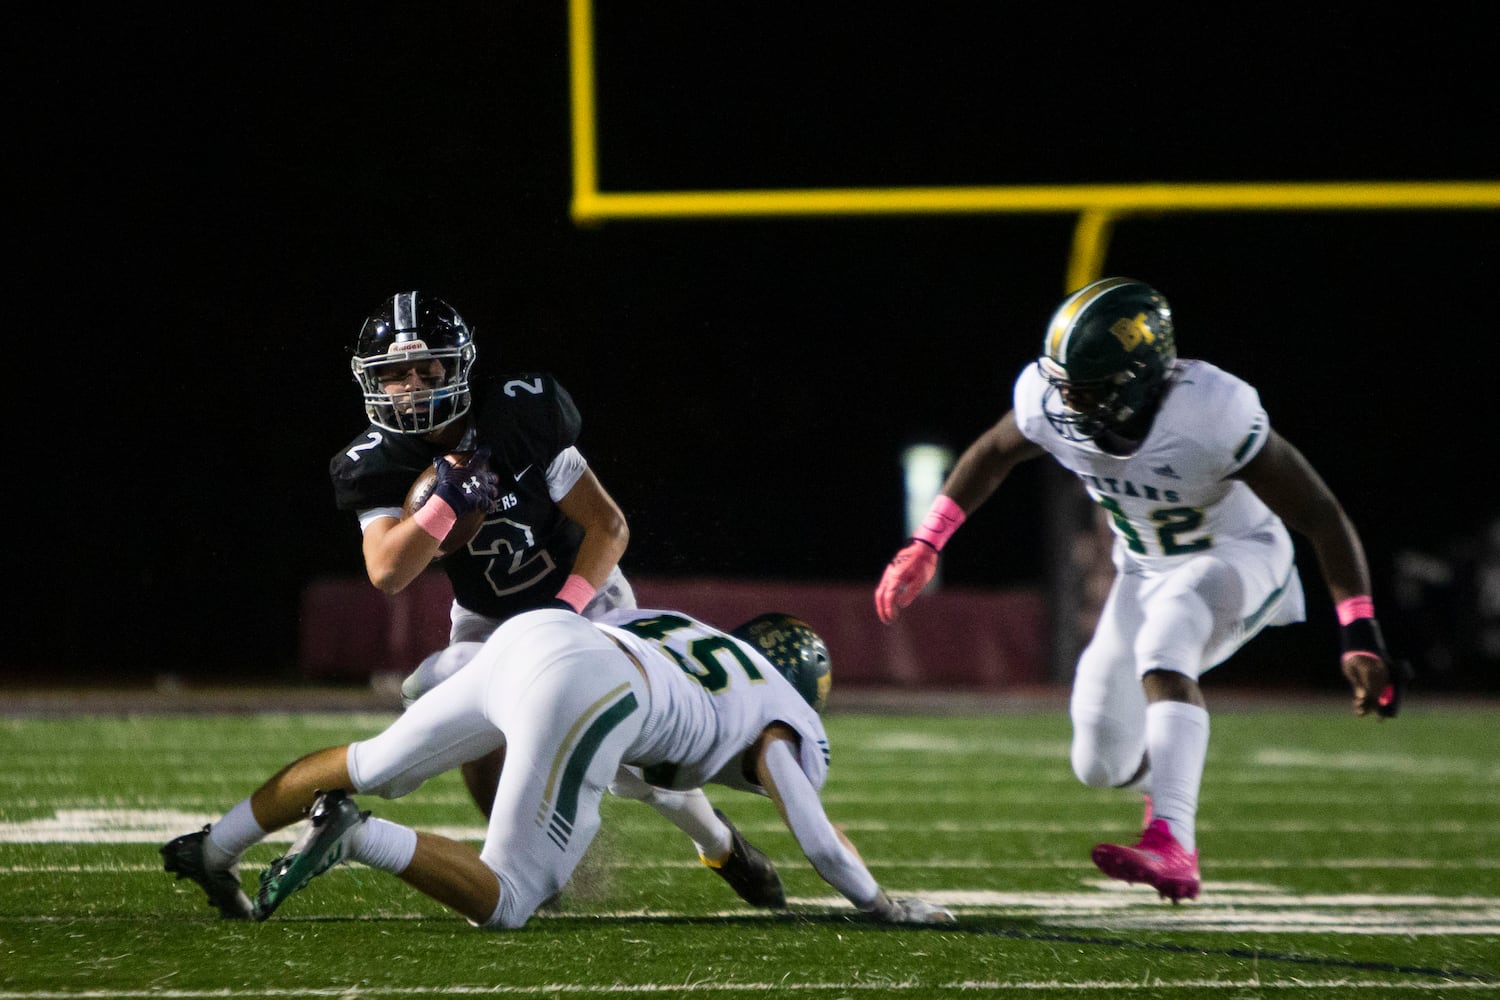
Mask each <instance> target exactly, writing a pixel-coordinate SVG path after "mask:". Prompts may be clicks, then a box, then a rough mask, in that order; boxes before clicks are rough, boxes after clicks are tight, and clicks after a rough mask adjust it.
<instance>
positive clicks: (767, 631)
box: [729, 612, 833, 712]
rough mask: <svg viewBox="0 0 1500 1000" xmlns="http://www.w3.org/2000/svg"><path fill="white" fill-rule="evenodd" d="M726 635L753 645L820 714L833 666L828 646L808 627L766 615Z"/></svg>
mask: <svg viewBox="0 0 1500 1000" xmlns="http://www.w3.org/2000/svg"><path fill="white" fill-rule="evenodd" d="M729 634H730V635H732V636H734V637H735V638H736V639H743V640H744V641H745V642H748V643H749V644H750V645H752V646H754V647H755V649H756V651H757V652H759V653H760V654H761V655H762V656H764V657H765V658H766V659H768V660H770V661H771V665H772V666H774V667H775V668H776V670H777V671H778V672H779V673H780V674H781V676H783V677H785V678H786V679H787V680H789V681H791V683H792V687H794V688H796V689H797V693H798V694H800V695H801V696H802V698H803V700H804V701H806V702H807V703H808V704H809V705H811V706H812V707H813V711H815V712H821V711H823V709H824V707H825V706H826V705H827V704H828V689H829V688H830V687H831V686H832V685H833V674H832V673H831V671H832V670H833V664H832V663H831V662H830V661H829V659H828V644H827V643H825V642H824V641H823V640H822V638H821V637H820V636H819V635H818V633H816V632H814V631H813V630H812V626H811V625H809V624H807V622H805V621H803V620H802V619H800V618H794V617H792V616H791V615H784V614H779V613H777V612H768V613H766V614H763V615H757V616H756V617H754V618H752V619H750V620H749V621H747V622H745V624H743V625H741V626H740V627H739V628H737V629H735V630H734V631H732V632H730V633H729Z"/></svg>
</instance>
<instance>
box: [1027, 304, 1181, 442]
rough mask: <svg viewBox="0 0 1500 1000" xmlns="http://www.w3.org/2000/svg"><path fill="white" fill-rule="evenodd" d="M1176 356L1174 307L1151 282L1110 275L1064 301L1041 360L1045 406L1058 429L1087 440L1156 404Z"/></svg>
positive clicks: (1049, 327)
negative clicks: (1173, 328)
mask: <svg viewBox="0 0 1500 1000" xmlns="http://www.w3.org/2000/svg"><path fill="white" fill-rule="evenodd" d="M1176 363H1177V341H1176V338H1175V337H1174V336H1173V333H1172V307H1171V306H1169V305H1167V300H1166V299H1165V298H1163V297H1162V294H1161V293H1160V292H1158V291H1157V290H1156V289H1154V288H1152V287H1151V286H1150V285H1147V284H1144V283H1143V282H1140V281H1135V280H1133V279H1131V278H1104V279H1102V280H1099V281H1096V282H1094V283H1092V284H1090V285H1085V286H1084V287H1083V288H1080V289H1079V290H1078V291H1076V292H1074V293H1073V294H1072V295H1069V296H1068V297H1067V298H1066V299H1064V300H1063V303H1062V305H1060V306H1058V307H1057V311H1056V312H1054V313H1053V314H1052V320H1051V322H1049V323H1048V324H1047V335H1046V337H1045V339H1044V340H1043V341H1042V356H1041V357H1040V358H1039V359H1038V360H1037V366H1038V367H1039V368H1040V369H1041V373H1042V376H1043V377H1044V378H1046V380H1047V382H1048V387H1047V392H1046V395H1044V396H1043V397H1042V411H1043V412H1044V413H1045V414H1046V415H1047V420H1048V421H1050V422H1051V424H1052V426H1053V427H1054V428H1055V429H1056V430H1057V432H1058V433H1059V434H1061V435H1062V436H1063V437H1065V438H1067V439H1068V440H1070V441H1086V440H1090V439H1092V438H1094V437H1096V436H1097V435H1098V434H1100V433H1101V432H1102V431H1105V430H1109V429H1112V428H1117V427H1119V426H1120V425H1121V424H1124V423H1125V422H1126V421H1128V420H1129V419H1130V418H1131V417H1134V416H1135V415H1136V414H1138V413H1141V412H1142V411H1143V410H1145V409H1147V408H1148V407H1149V406H1151V405H1152V404H1153V403H1154V402H1155V401H1156V399H1157V397H1158V396H1160V395H1161V392H1162V390H1163V389H1164V388H1165V387H1166V384H1167V379H1168V378H1169V377H1170V375H1171V373H1172V369H1173V366H1174V365H1175V364H1176Z"/></svg>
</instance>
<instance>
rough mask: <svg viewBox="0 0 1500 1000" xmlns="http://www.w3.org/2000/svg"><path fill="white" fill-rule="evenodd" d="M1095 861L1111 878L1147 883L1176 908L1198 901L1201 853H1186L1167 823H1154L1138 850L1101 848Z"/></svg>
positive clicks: (1143, 837) (1115, 846) (1097, 851)
mask: <svg viewBox="0 0 1500 1000" xmlns="http://www.w3.org/2000/svg"><path fill="white" fill-rule="evenodd" d="M1093 858H1094V864H1096V865H1098V866H1099V870H1100V871H1102V872H1103V873H1104V874H1106V875H1108V876H1109V877H1110V878H1115V879H1119V880H1120V881H1122V882H1129V883H1131V884H1132V885H1133V884H1134V883H1136V882H1145V883H1146V884H1147V885H1149V886H1151V887H1152V888H1153V889H1155V890H1156V891H1157V892H1159V893H1161V895H1162V897H1163V898H1165V899H1170V900H1171V901H1172V903H1173V905H1176V903H1177V901H1178V900H1180V899H1197V898H1198V887H1199V879H1198V852H1197V851H1194V852H1193V853H1192V854H1189V853H1188V852H1187V851H1185V850H1183V849H1182V845H1181V844H1179V843H1178V842H1177V838H1176V837H1174V836H1172V831H1171V830H1170V829H1168V828H1167V821H1166V820H1164V819H1154V820H1152V821H1151V822H1150V824H1148V825H1147V827H1146V830H1145V832H1144V833H1142V834H1141V839H1140V842H1139V843H1138V844H1136V845H1135V846H1134V847H1125V846H1122V845H1120V844H1099V845H1097V846H1096V847H1095V848H1094V852H1093Z"/></svg>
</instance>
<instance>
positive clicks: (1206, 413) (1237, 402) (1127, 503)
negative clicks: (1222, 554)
mask: <svg viewBox="0 0 1500 1000" xmlns="http://www.w3.org/2000/svg"><path fill="white" fill-rule="evenodd" d="M1046 391H1047V380H1046V379H1045V378H1044V377H1043V376H1042V374H1041V372H1040V371H1038V369H1037V365H1036V364H1035V363H1032V364H1030V365H1027V366H1026V368H1025V369H1024V370H1023V371H1022V372H1021V374H1020V376H1019V377H1017V379H1016V384H1015V392H1014V409H1015V415H1016V422H1017V424H1018V425H1019V427H1020V430H1021V433H1022V434H1024V435H1025V436H1026V437H1027V438H1028V439H1030V440H1031V441H1033V442H1035V443H1036V444H1038V445H1040V446H1041V447H1042V448H1045V449H1046V450H1047V452H1048V453H1049V454H1051V455H1052V457H1053V458H1055V459H1056V460H1057V461H1058V463H1059V464H1060V465H1062V467H1063V468H1065V469H1067V470H1068V471H1070V472H1072V473H1073V474H1074V475H1076V476H1077V477H1078V478H1079V480H1080V481H1081V482H1082V483H1083V487H1084V489H1086V490H1087V491H1088V493H1089V496H1090V497H1092V498H1093V500H1094V502H1095V503H1097V504H1098V505H1099V506H1100V507H1102V508H1103V509H1104V511H1105V512H1106V513H1107V514H1108V515H1109V523H1110V526H1111V528H1112V529H1113V530H1114V533H1115V536H1116V538H1117V540H1118V544H1117V545H1116V548H1117V550H1123V553H1124V554H1125V555H1126V557H1127V558H1129V559H1132V560H1134V561H1136V562H1137V563H1138V564H1140V565H1142V566H1143V567H1145V568H1147V569H1153V568H1158V569H1165V568H1167V567H1169V566H1171V565H1172V564H1173V563H1175V562H1176V561H1178V560H1179V559H1180V558H1181V557H1183V556H1187V555H1191V554H1193V553H1197V552H1202V551H1205V550H1207V549H1210V548H1212V547H1213V545H1214V544H1215V541H1216V540H1217V539H1227V538H1246V537H1250V536H1253V535H1255V534H1256V533H1257V532H1264V531H1266V530H1267V529H1268V528H1269V527H1271V526H1272V525H1274V524H1276V522H1277V518H1276V515H1274V514H1273V513H1272V512H1271V510H1270V508H1268V507H1267V506H1266V505H1265V504H1264V503H1263V502H1262V501H1261V500H1260V498H1259V497H1257V496H1256V495H1255V493H1254V492H1253V491H1252V490H1251V489H1250V487H1249V486H1246V485H1245V484H1244V483H1242V482H1240V481H1239V480H1237V479H1230V478H1228V477H1229V476H1230V475H1231V474H1232V473H1234V472H1236V471H1238V470H1239V469H1240V468H1242V467H1243V466H1244V465H1245V463H1246V462H1248V461H1250V459H1252V458H1254V457H1255V455H1256V454H1257V453H1258V452H1259V451H1260V449H1261V448H1262V447H1263V446H1264V445H1265V442H1266V437H1267V435H1268V434H1269V433H1270V421H1269V419H1268V418H1267V417H1266V411H1265V410H1264V409H1263V408H1262V406H1261V403H1260V396H1259V394H1258V393H1257V392H1256V391H1255V389H1254V388H1253V387H1252V386H1250V385H1249V384H1248V383H1247V382H1245V381H1243V380H1242V379H1239V378H1236V377H1235V376H1233V375H1231V374H1229V373H1228V372H1226V371H1224V370H1223V369H1220V368H1217V367H1215V366H1213V365H1211V364H1209V363H1208V362H1206V361H1189V360H1179V361H1178V362H1177V372H1176V373H1175V374H1174V375H1173V377H1172V381H1171V384H1170V388H1169V389H1168V390H1167V393H1166V395H1165V396H1164V397H1163V399H1162V402H1161V408H1160V410H1159V411H1158V412H1157V414H1156V419H1155V421H1154V422H1153V423H1152V425H1151V431H1150V433H1148V434H1147V435H1146V439H1145V440H1144V441H1143V442H1141V446H1140V448H1138V449H1137V450H1136V452H1135V454H1133V455H1129V456H1123V457H1122V456H1119V455H1111V454H1109V453H1108V452H1106V451H1104V450H1103V449H1101V448H1099V447H1098V446H1097V445H1095V444H1094V443H1093V442H1092V441H1070V440H1068V439H1067V438H1065V437H1063V436H1062V435H1061V434H1059V433H1058V432H1057V431H1056V430H1055V429H1054V428H1053V427H1052V425H1051V424H1050V423H1049V422H1048V420H1047V416H1046V414H1045V413H1044V412H1043V411H1042V397H1043V395H1044V394H1045V392H1046Z"/></svg>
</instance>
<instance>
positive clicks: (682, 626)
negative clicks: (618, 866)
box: [595, 608, 828, 794]
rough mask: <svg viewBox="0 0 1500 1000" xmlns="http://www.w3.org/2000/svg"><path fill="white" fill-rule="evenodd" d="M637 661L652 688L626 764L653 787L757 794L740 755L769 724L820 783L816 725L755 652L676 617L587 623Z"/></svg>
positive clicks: (823, 746) (822, 772) (633, 614)
mask: <svg viewBox="0 0 1500 1000" xmlns="http://www.w3.org/2000/svg"><path fill="white" fill-rule="evenodd" d="M595 624H596V625H597V626H598V627H599V628H600V630H601V631H604V632H606V633H608V634H609V635H611V636H613V637H614V638H615V639H616V640H618V641H619V642H620V643H622V644H623V645H624V646H625V647H626V648H627V649H629V650H630V651H631V652H632V653H634V654H635V656H636V658H637V659H638V660H639V661H640V664H641V666H643V667H644V668H645V670H646V674H647V678H648V680H649V682H650V685H651V708H650V713H649V715H648V717H647V720H646V723H645V726H644V728H643V730H642V733H643V738H645V737H649V739H648V740H646V742H647V743H648V745H646V746H640V745H637V746H635V747H632V748H631V752H630V754H629V756H628V758H627V761H626V763H630V764H636V765H639V766H640V767H641V769H642V774H643V775H644V777H645V779H646V780H647V781H648V782H650V783H651V784H653V785H656V786H658V787H660V788H699V787H702V786H703V785H705V784H708V783H710V782H712V783H715V784H720V785H727V786H729V787H731V788H736V789H739V790H741V791H748V792H757V793H760V794H765V790H764V789H762V788H761V787H760V786H759V785H758V784H756V783H755V782H753V781H752V780H750V779H748V778H746V777H745V775H744V774H743V773H742V771H741V756H742V755H743V754H744V752H745V750H746V749H748V748H749V747H750V745H751V744H752V743H754V742H755V740H756V739H758V738H759V737H760V734H761V732H762V731H763V730H764V729H765V728H766V726H768V725H770V724H771V723H773V722H778V721H779V722H784V723H786V724H787V725H788V726H790V727H791V728H792V729H793V730H794V731H795V732H796V733H797V735H798V736H799V737H800V744H801V747H800V754H799V762H800V763H801V765H802V770H803V772H804V773H806V775H807V778H808V781H809V782H810V783H811V784H812V787H813V788H815V789H821V788H822V787H823V782H824V781H825V780H827V777H828V735H827V733H826V732H824V730H823V720H822V719H821V718H819V716H818V713H817V712H815V711H813V708H812V706H811V705H809V704H808V703H807V702H806V701H804V700H803V698H802V696H801V695H800V694H798V693H797V689H796V688H794V687H792V685H791V683H790V682H789V681H787V679H786V678H785V677H783V676H781V673H780V672H779V671H778V670H777V669H776V668H775V667H774V666H773V665H772V664H771V663H770V662H769V661H767V660H766V659H765V657H763V656H762V655H761V654H760V653H759V652H758V651H757V650H756V649H755V648H754V647H752V646H750V645H749V644H747V643H744V642H741V641H740V640H739V639H736V638H734V637H733V636H731V635H728V634H726V633H724V632H721V631H719V630H718V629H716V628H714V627H712V626H711V625H707V624H704V623H703V622H701V621H698V620H697V619H695V618H691V617H689V616H688V615H685V614H683V613H682V612H680V611H652V610H642V609H635V608H622V609H620V610H617V611H610V612H607V613H605V614H604V615H601V616H600V617H599V618H598V619H596V620H595Z"/></svg>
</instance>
